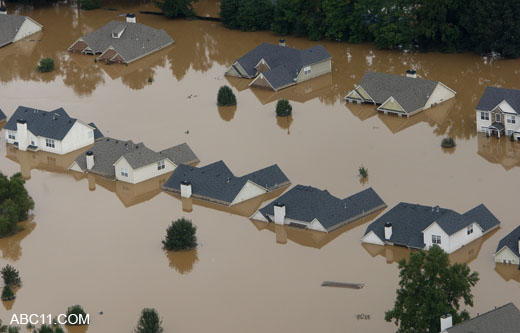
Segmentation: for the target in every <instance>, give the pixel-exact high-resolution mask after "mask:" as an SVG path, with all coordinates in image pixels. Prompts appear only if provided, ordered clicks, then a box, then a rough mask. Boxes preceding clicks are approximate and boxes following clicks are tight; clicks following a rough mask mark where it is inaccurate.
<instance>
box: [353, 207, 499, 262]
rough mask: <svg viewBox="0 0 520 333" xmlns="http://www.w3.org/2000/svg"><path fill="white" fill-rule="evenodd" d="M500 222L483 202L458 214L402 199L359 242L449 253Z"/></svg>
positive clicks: (480, 235) (374, 223)
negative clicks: (431, 249) (434, 247)
mask: <svg viewBox="0 0 520 333" xmlns="http://www.w3.org/2000/svg"><path fill="white" fill-rule="evenodd" d="M499 225H500V221H498V219H497V218H496V217H495V216H494V215H493V214H492V213H491V212H490V211H489V210H488V209H487V208H486V206H484V205H483V204H481V205H478V206H477V207H475V208H473V209H471V210H469V211H467V212H466V213H464V214H459V213H457V212H455V211H453V210H451V209H446V208H440V207H439V206H434V207H432V206H423V205H419V204H410V203H404V202H401V203H399V204H398V205H396V206H395V207H394V208H392V209H391V210H389V211H388V212H386V213H385V214H384V215H383V216H381V217H380V218H378V219H377V220H376V221H374V222H372V223H371V224H370V225H369V226H368V227H367V230H366V231H365V235H364V236H363V237H362V238H361V241H362V242H363V243H370V244H377V245H385V244H388V245H397V246H404V247H408V248H412V249H426V250H427V249H429V248H430V247H431V246H433V245H438V246H440V247H441V248H442V249H443V250H444V251H446V252H447V253H452V252H454V251H456V250H458V249H459V248H461V247H462V246H465V245H467V244H469V243H471V242H472V241H474V240H476V239H477V238H479V237H482V236H483V235H485V234H487V233H488V232H490V231H492V230H494V229H495V228H498V226H499Z"/></svg>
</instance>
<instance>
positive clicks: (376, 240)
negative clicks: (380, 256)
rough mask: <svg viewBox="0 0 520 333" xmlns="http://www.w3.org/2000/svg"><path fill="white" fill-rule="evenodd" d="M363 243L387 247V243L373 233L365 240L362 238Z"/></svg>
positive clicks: (366, 236) (365, 237)
mask: <svg viewBox="0 0 520 333" xmlns="http://www.w3.org/2000/svg"><path fill="white" fill-rule="evenodd" d="M361 242H362V243H370V244H377V245H385V243H384V242H383V241H382V240H381V238H379V237H377V235H376V234H375V233H374V232H373V231H370V232H369V233H368V234H366V235H365V236H364V237H363V238H361Z"/></svg>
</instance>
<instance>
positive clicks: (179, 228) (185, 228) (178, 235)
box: [162, 217, 197, 251]
mask: <svg viewBox="0 0 520 333" xmlns="http://www.w3.org/2000/svg"><path fill="white" fill-rule="evenodd" d="M196 231H197V227H196V226H194V225H193V223H191V221H190V220H187V219H185V218H184V217H183V218H181V219H178V220H177V221H174V222H172V224H171V225H170V226H169V227H168V229H166V238H165V239H164V240H163V241H162V243H163V245H164V247H165V248H166V249H167V250H173V251H180V250H191V249H193V248H195V247H197V237H196V236H195V233H196Z"/></svg>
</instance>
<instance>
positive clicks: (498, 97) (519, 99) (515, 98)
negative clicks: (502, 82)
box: [476, 87, 520, 114]
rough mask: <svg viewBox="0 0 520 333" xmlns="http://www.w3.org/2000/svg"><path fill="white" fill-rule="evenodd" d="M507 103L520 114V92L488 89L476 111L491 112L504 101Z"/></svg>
mask: <svg viewBox="0 0 520 333" xmlns="http://www.w3.org/2000/svg"><path fill="white" fill-rule="evenodd" d="M504 100H505V101H506V102H507V103H508V104H509V105H511V107H512V108H513V109H514V110H515V111H516V113H517V114H520V90H516V89H505V88H498V87H487V88H486V90H484V94H483V95H482V97H481V98H480V100H479V102H478V104H477V107H476V109H477V110H481V111H491V110H493V109H494V108H495V107H496V106H497V105H498V104H500V103H501V102H502V101H504Z"/></svg>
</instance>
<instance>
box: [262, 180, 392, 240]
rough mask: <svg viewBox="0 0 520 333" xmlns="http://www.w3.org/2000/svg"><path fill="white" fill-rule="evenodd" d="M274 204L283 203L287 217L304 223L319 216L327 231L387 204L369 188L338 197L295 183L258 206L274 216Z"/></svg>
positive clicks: (264, 213) (266, 213)
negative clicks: (266, 203) (277, 196)
mask: <svg viewBox="0 0 520 333" xmlns="http://www.w3.org/2000/svg"><path fill="white" fill-rule="evenodd" d="M277 203H281V204H284V205H285V217H286V218H289V219H291V220H296V221H302V222H307V223H310V222H312V221H313V220H314V219H318V220H319V221H320V223H321V225H322V226H323V227H324V228H325V229H326V230H327V231H329V230H332V229H334V227H335V226H336V225H338V224H340V223H342V222H344V221H347V220H349V219H351V218H354V217H356V216H359V215H362V214H365V213H368V212H371V211H374V210H375V209H378V208H383V207H386V204H385V203H384V201H383V200H382V199H381V198H380V197H379V195H377V193H376V192H375V191H374V190H373V189H372V188H368V189H366V190H363V191H361V192H359V193H356V194H354V195H352V196H350V197H347V198H345V199H339V198H337V197H335V196H333V195H332V194H330V193H329V191H327V190H320V189H318V188H315V187H312V186H304V185H296V186H295V187H293V188H292V189H290V190H289V191H287V192H286V193H284V194H283V195H282V196H281V197H279V198H277V199H276V200H275V201H273V202H271V203H270V204H268V205H267V206H265V207H263V208H261V209H260V210H259V211H260V213H262V215H264V216H267V215H270V216H273V215H274V205H275V204H277Z"/></svg>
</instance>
